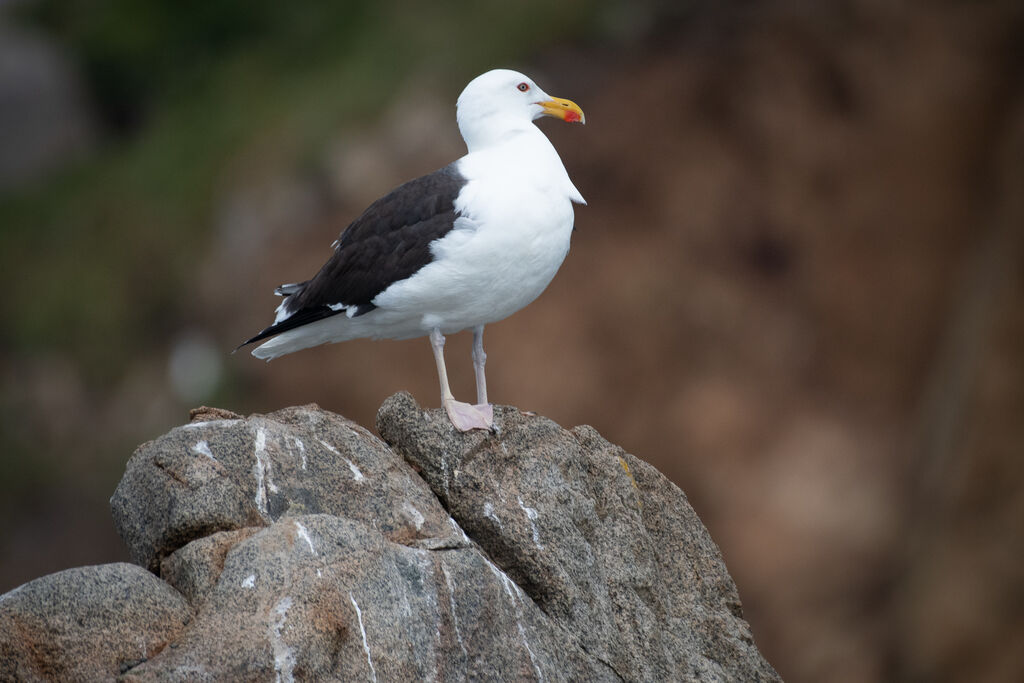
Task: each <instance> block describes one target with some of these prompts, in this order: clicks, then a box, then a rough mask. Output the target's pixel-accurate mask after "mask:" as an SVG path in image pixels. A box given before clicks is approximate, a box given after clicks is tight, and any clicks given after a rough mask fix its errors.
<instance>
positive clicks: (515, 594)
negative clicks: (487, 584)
mask: <svg viewBox="0 0 1024 683" xmlns="http://www.w3.org/2000/svg"><path fill="white" fill-rule="evenodd" d="M484 562H486V563H487V566H488V567H489V568H490V570H491V572H493V573H494V575H495V576H496V577H498V579H499V580H500V581H501V585H502V587H504V589H505V594H506V595H508V600H509V602H510V603H512V607H513V608H514V609H515V612H516V627H517V628H518V629H519V637H520V638H521V639H522V641H523V647H525V648H526V654H528V655H529V656H530V663H531V664H533V671H534V673H536V674H537V680H538V681H543V680H544V673H543V672H542V671H541V670H540V665H539V664H538V663H537V656H536V655H535V654H534V652H533V648H531V647H530V641H529V640H527V638H526V629H525V628H523V604H524V603H525V599H524V597H523V594H522V591H521V590H520V589H519V586H518V585H516V582H515V581H513V580H512V579H510V578H509V577H508V575H507V574H506V573H505V572H503V571H501V569H499V568H498V567H497V566H496V565H495V564H494V563H493V562H491V561H490V560H488V559H487V558H484Z"/></svg>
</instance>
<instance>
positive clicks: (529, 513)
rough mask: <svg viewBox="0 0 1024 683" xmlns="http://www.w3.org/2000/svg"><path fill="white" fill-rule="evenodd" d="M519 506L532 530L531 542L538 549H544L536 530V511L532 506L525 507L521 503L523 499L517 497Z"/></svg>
mask: <svg viewBox="0 0 1024 683" xmlns="http://www.w3.org/2000/svg"><path fill="white" fill-rule="evenodd" d="M519 508H520V509H521V510H522V511H523V512H525V513H526V518H527V519H528V520H530V529H531V530H532V531H533V544H534V545H535V546H537V548H538V549H539V550H544V544H543V543H541V542H540V532H539V531H538V530H537V511H536V510H535V509H533V508H528V507H526V505H525V504H523V499H522V498H520V499H519Z"/></svg>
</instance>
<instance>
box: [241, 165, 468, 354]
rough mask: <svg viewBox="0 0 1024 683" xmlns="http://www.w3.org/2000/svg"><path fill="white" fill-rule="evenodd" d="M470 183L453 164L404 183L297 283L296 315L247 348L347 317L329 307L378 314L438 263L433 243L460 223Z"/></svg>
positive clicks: (291, 305)
mask: <svg viewBox="0 0 1024 683" xmlns="http://www.w3.org/2000/svg"><path fill="white" fill-rule="evenodd" d="M465 183H466V179H465V178H464V177H463V176H462V174H461V173H459V172H458V170H457V169H456V168H455V164H454V163H452V164H449V165H448V166H445V167H444V168H441V169H439V170H437V171H434V172H433V173H430V174H428V175H425V176H422V177H420V178H416V179H415V180H410V181H409V182H407V183H404V184H402V185H399V186H398V187H396V188H395V189H394V190H392V191H391V192H389V193H388V194H386V195H384V196H383V197H381V198H380V199H378V200H377V201H375V202H374V203H373V204H371V205H370V206H369V208H367V209H366V211H364V212H363V213H362V215H361V216H359V218H357V219H356V220H354V221H352V223H351V224H350V225H349V226H348V227H347V228H346V229H345V230H344V231H343V232H342V233H341V236H340V237H339V238H338V241H337V243H336V245H335V249H334V254H332V255H331V258H330V259H328V261H327V263H325V264H324V265H323V267H322V268H321V269H320V272H319V273H317V274H316V276H315V277H313V279H311V280H307V281H306V282H303V283H299V284H297V285H288V288H289V291H294V293H293V294H290V295H289V296H288V297H287V298H286V299H285V302H286V307H287V310H288V311H290V315H289V317H288V318H286V319H285V320H282V321H281V322H279V323H277V324H276V325H271V326H270V327H268V328H266V329H265V330H263V331H262V332H260V333H259V334H258V335H256V336H255V337H253V338H252V339H249V340H248V341H246V342H245V343H243V344H242V346H245V345H246V344H251V343H252V342H256V341H260V340H261V339H266V338H267V337H271V336H273V335H275V334H279V333H281V332H285V331H287V330H291V329H295V328H296V327H301V326H302V325H307V324H309V323H311V322H314V321H316V320H321V319H323V318H327V317H330V316H332V315H337V314H338V313H345V309H342V308H339V309H338V310H333V309H331V308H330V307H329V304H334V305H337V304H344V305H345V306H347V307H350V308H354V309H355V313H354V315H362V314H364V313H368V312H369V311H372V310H373V309H374V308H375V306H374V305H373V303H372V300H373V298H374V297H375V296H377V295H378V294H380V293H381V292H383V291H384V290H385V289H387V288H388V287H389V286H391V285H392V284H393V283H395V282H398V281H400V280H404V279H406V278H408V277H410V276H411V275H413V274H414V273H415V272H416V271H418V270H419V269H420V268H422V267H423V266H425V265H427V264H428V263H430V262H431V260H433V256H432V254H431V253H430V243H431V242H433V241H434V240H436V239H439V238H441V237H444V236H445V235H446V234H447V233H448V232H449V231H450V230H451V229H452V227H453V226H454V224H455V218H456V215H455V199H456V197H458V196H459V192H461V191H462V188H463V186H464V185H465Z"/></svg>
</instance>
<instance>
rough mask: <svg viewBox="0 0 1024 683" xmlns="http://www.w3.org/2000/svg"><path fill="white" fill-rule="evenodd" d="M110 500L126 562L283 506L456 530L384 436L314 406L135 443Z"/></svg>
mask: <svg viewBox="0 0 1024 683" xmlns="http://www.w3.org/2000/svg"><path fill="white" fill-rule="evenodd" d="M219 414H223V413H219ZM198 415H199V417H205V416H211V415H214V413H212V412H211V411H210V409H205V410H204V411H203V412H201V413H198ZM110 504H111V508H112V511H113V515H114V525H115V526H116V527H117V530H118V533H119V534H120V535H121V538H123V539H124V541H125V543H126V544H127V545H128V551H129V553H130V554H131V558H132V560H133V561H135V562H137V563H139V564H141V565H143V566H144V567H148V568H149V569H151V570H153V571H158V570H159V567H160V563H161V561H162V560H163V559H164V558H165V557H167V556H168V555H170V554H171V553H173V552H174V551H175V550H177V549H178V548H182V547H184V546H185V545H187V544H188V543H189V542H191V541H193V540H196V539H199V538H203V537H205V536H208V535H210V534H213V533H215V532H218V531H231V530H236V529H242V528H245V527H261V526H267V525H269V524H271V523H273V522H274V521H276V520H277V519H279V518H280V517H281V516H282V515H284V514H285V513H288V512H291V513H292V514H302V513H318V512H323V513H328V514H333V515H337V516H340V517H348V518H355V519H367V520H372V524H373V526H374V527H375V528H377V529H378V530H379V531H381V532H383V533H385V534H386V535H387V536H388V537H389V538H391V539H392V540H397V541H400V542H412V541H418V542H420V543H423V544H426V545H431V544H433V545H435V546H444V545H450V544H452V543H453V542H455V541H454V540H453V539H455V538H456V536H459V535H461V532H458V533H456V530H455V528H454V527H453V526H452V523H451V520H450V519H449V517H448V515H447V513H445V511H444V509H443V508H442V507H441V506H440V504H439V503H438V500H437V498H436V497H435V496H434V495H433V493H431V491H430V489H429V488H428V487H427V486H426V484H425V483H424V482H423V480H422V479H420V478H419V477H418V476H416V474H415V473H414V472H413V471H412V470H411V469H410V468H409V466H408V465H406V464H405V463H404V462H403V461H402V459H401V458H400V457H398V456H397V455H396V454H395V453H393V452H392V451H391V450H390V449H389V448H388V447H387V445H386V444H385V443H384V442H383V441H381V440H380V439H378V438H377V437H375V436H373V435H372V434H370V432H368V431H367V430H366V429H365V428H363V427H360V426H359V425H357V424H356V423H354V422H352V421H350V420H346V419H345V418H343V417H340V416H338V415H335V414H333V413H329V412H327V411H324V410H320V408H318V407H317V406H315V405H312V406H306V407H302V408H286V409H284V410H280V411H277V412H275V413H272V414H270V415H266V416H261V415H254V416H252V417H250V418H249V419H244V420H243V419H235V418H232V417H230V416H229V417H227V418H223V417H219V418H216V419H212V420H203V419H199V420H197V421H193V422H190V423H189V424H186V425H183V426H181V427H177V428H175V429H173V430H171V431H170V432H169V433H167V434H165V435H164V436H162V437H160V438H158V439H156V440H155V441H151V442H149V443H147V444H143V445H142V446H140V447H139V449H138V450H137V451H136V452H135V454H134V455H133V456H132V459H131V460H130V461H129V462H128V467H127V471H126V472H125V475H124V477H123V478H122V479H121V483H120V484H118V487H117V490H116V491H115V492H114V496H113V498H111V501H110Z"/></svg>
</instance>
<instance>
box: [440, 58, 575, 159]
mask: <svg viewBox="0 0 1024 683" xmlns="http://www.w3.org/2000/svg"><path fill="white" fill-rule="evenodd" d="M541 116H553V117H555V118H559V119H562V120H563V121H567V122H569V123H575V122H578V123H584V122H585V120H584V116H583V111H582V110H581V109H580V108H579V107H578V106H577V105H576V104H575V103H574V102H570V101H569V100H563V99H561V98H558V97H552V96H551V95H548V94H547V93H546V92H544V91H543V90H541V89H540V87H539V86H538V85H537V84H536V83H534V82H533V79H531V78H528V77H527V76H524V75H523V74H521V73H519V72H518V71H510V70H509V69H494V70H493V71H488V72H487V73H485V74H481V75H480V76H477V77H476V78H474V79H473V80H472V81H470V82H469V85H467V86H466V88H465V90H463V91H462V94H461V95H459V100H458V103H457V105H456V117H457V118H458V121H459V132H460V133H462V138H463V140H465V141H466V146H467V147H468V148H469V151H471V152H472V151H474V150H478V149H481V148H483V147H487V146H489V145H491V144H494V143H495V142H499V141H501V140H502V139H504V138H505V137H506V136H507V135H508V134H510V133H513V132H515V131H518V130H523V129H525V128H526V127H528V126H531V125H532V124H531V121H533V120H534V119H537V118H540V117H541Z"/></svg>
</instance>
